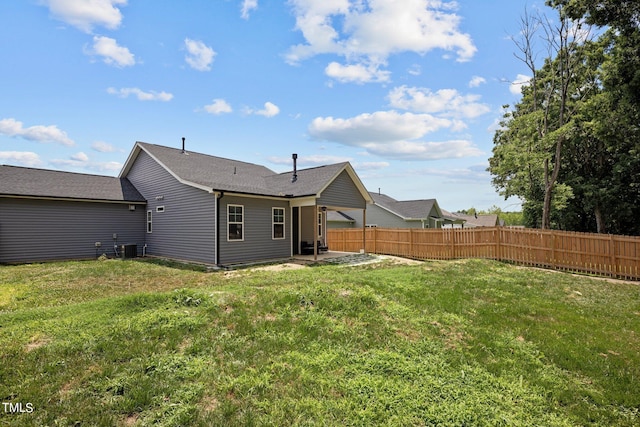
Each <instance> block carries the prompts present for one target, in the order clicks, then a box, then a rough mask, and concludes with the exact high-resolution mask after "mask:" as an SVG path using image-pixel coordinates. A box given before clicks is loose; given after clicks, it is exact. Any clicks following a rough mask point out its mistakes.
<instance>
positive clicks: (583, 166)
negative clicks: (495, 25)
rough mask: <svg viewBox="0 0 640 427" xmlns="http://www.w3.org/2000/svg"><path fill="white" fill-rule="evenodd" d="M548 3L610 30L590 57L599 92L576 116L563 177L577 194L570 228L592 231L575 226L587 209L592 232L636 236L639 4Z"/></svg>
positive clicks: (623, 0) (614, 0) (639, 227)
mask: <svg viewBox="0 0 640 427" xmlns="http://www.w3.org/2000/svg"><path fill="white" fill-rule="evenodd" d="M549 4H550V5H552V6H554V7H556V6H558V5H560V6H562V7H564V8H565V9H566V11H567V13H568V14H569V15H570V16H572V18H574V19H581V18H583V19H585V20H586V21H587V22H590V23H592V24H595V25H599V26H603V27H605V26H606V27H609V29H608V30H607V31H606V32H604V34H602V36H601V37H600V39H599V43H598V49H597V50H596V51H595V52H594V56H596V55H600V58H599V60H600V67H599V79H600V87H601V91H600V93H599V94H598V95H597V97H595V98H594V99H593V100H591V101H590V102H589V103H587V104H586V105H585V106H584V108H583V110H582V112H581V117H580V120H578V122H579V126H578V127H577V131H576V132H575V135H576V137H577V139H576V140H575V141H573V144H572V145H573V151H574V158H573V162H572V164H570V165H568V168H567V172H568V174H567V176H566V177H565V178H564V179H565V180H566V181H567V182H570V185H571V186H572V187H573V189H574V192H575V193H576V200H574V201H573V202H574V203H575V204H576V206H575V208H574V211H575V212H576V214H575V215H574V218H569V220H573V224H571V226H572V227H574V228H577V229H585V231H591V230H590V228H591V227H592V224H593V223H592V221H590V220H588V218H585V220H583V221H581V222H580V221H575V220H576V218H577V217H578V216H579V215H578V214H577V212H578V211H579V207H580V206H582V207H587V208H589V207H591V208H592V209H593V212H594V217H595V224H596V226H595V228H596V231H598V232H613V233H618V234H640V224H639V223H638V217H639V215H640V212H639V211H638V207H639V206H640V156H639V154H640V129H639V128H640V126H639V125H640V2H638V1H635V0H634V1H628V0H579V1H578V0H556V1H550V2H549ZM585 154H588V155H587V156H585ZM604 206H606V207H607V209H604Z"/></svg>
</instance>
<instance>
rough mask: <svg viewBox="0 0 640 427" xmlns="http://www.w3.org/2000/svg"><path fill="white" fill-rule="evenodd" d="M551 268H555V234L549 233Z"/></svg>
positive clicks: (553, 232)
mask: <svg viewBox="0 0 640 427" xmlns="http://www.w3.org/2000/svg"><path fill="white" fill-rule="evenodd" d="M551 267H552V268H553V269H554V270H555V269H556V268H557V267H556V233H555V231H553V230H552V231H551Z"/></svg>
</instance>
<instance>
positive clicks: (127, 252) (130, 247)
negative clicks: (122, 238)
mask: <svg viewBox="0 0 640 427" xmlns="http://www.w3.org/2000/svg"><path fill="white" fill-rule="evenodd" d="M137 256H138V245H134V244H127V245H120V257H122V258H123V259H124V258H135V257H137Z"/></svg>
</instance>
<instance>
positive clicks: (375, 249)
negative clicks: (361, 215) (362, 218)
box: [371, 227, 378, 254]
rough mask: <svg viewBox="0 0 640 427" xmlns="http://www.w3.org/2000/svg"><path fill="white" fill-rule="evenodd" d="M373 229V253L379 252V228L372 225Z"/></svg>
mask: <svg viewBox="0 0 640 427" xmlns="http://www.w3.org/2000/svg"><path fill="white" fill-rule="evenodd" d="M371 229H372V230H373V237H372V240H373V253H374V254H377V253H378V229H377V228H376V227H371Z"/></svg>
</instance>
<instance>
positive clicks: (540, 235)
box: [327, 227, 640, 280]
mask: <svg viewBox="0 0 640 427" xmlns="http://www.w3.org/2000/svg"><path fill="white" fill-rule="evenodd" d="M362 233H363V230H362V229H331V230H328V232H327V242H328V245H329V250H333V251H344V252H359V251H360V250H361V249H362V248H363V235H362ZM365 242H366V248H365V250H366V251H367V252H369V253H375V254H384V255H396V256H402V257H406V258H414V259H423V260H426V259H443V260H450V259H460V258H488V259H494V260H498V261H509V262H514V263H517V264H522V265H528V266H535V267H543V268H552V269H558V270H567V271H575V272H581V273H588V274H596V275H603V276H610V277H617V278H622V279H630V280H640V237H633V236H617V235H611V234H594V233H576V232H570V231H559V230H539V229H530V228H510V227H490V228H468V229H456V228H454V229H452V228H443V229H411V228H367V229H366V235H365Z"/></svg>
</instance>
